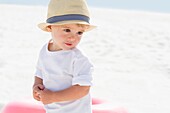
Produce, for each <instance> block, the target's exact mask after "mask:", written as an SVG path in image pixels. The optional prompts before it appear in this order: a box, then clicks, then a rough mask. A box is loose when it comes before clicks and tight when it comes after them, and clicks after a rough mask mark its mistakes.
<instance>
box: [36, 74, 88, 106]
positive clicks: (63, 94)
mask: <svg viewBox="0 0 170 113" xmlns="http://www.w3.org/2000/svg"><path fill="white" fill-rule="evenodd" d="M89 90H90V86H80V85H73V86H71V87H69V88H67V89H64V90H61V91H56V92H55V91H50V90H48V89H46V88H45V87H44V85H43V84H42V79H41V78H38V77H35V83H34V85H33V97H34V99H36V100H38V101H41V102H42V103H43V104H50V103H53V102H62V101H70V100H76V99H79V98H82V97H84V96H85V95H87V94H88V92H89Z"/></svg>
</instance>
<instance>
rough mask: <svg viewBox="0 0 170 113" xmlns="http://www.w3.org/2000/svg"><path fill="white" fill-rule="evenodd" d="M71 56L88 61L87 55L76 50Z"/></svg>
mask: <svg viewBox="0 0 170 113" xmlns="http://www.w3.org/2000/svg"><path fill="white" fill-rule="evenodd" d="M73 54H74V56H75V58H77V59H80V58H86V59H88V57H87V55H86V54H85V53H84V52H83V51H82V50H80V49H78V48H74V49H73Z"/></svg>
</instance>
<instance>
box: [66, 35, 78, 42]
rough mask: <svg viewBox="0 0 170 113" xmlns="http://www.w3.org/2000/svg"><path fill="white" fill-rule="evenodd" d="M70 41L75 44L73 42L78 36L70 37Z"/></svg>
mask: <svg viewBox="0 0 170 113" xmlns="http://www.w3.org/2000/svg"><path fill="white" fill-rule="evenodd" d="M68 40H69V41H71V42H73V41H75V40H76V36H75V35H71V36H69V37H68Z"/></svg>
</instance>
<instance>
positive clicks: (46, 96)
mask: <svg viewBox="0 0 170 113" xmlns="http://www.w3.org/2000/svg"><path fill="white" fill-rule="evenodd" d="M37 93H38V94H39V98H40V101H41V102H42V103H43V104H50V103H53V100H52V99H53V96H52V95H53V92H52V91H50V90H48V89H44V90H39V91H38V92H37Z"/></svg>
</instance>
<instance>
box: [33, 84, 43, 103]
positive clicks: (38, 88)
mask: <svg viewBox="0 0 170 113" xmlns="http://www.w3.org/2000/svg"><path fill="white" fill-rule="evenodd" d="M44 88H45V87H44V85H42V84H37V85H35V86H34V87H33V97H34V99H35V100H37V101H40V94H39V93H38V92H39V91H41V90H44Z"/></svg>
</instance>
